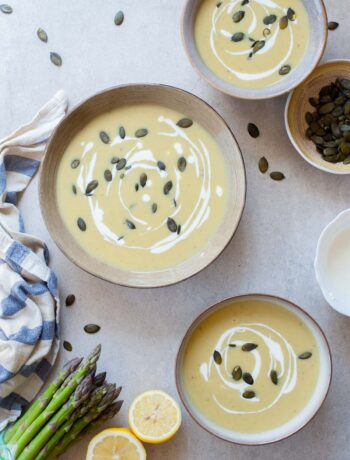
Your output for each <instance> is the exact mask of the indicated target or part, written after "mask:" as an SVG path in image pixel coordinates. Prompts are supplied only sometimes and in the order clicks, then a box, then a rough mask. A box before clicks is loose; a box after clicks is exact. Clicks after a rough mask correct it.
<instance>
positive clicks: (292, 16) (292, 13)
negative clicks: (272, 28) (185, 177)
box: [287, 8, 297, 21]
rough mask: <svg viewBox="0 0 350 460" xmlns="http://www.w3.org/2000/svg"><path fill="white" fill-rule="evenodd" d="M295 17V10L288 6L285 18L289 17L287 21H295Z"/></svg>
mask: <svg viewBox="0 0 350 460" xmlns="http://www.w3.org/2000/svg"><path fill="white" fill-rule="evenodd" d="M296 17H297V16H296V14H295V11H294V10H293V9H292V8H288V10H287V18H288V19H289V21H295V19H296Z"/></svg>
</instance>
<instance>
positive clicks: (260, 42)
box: [252, 40, 266, 54]
mask: <svg viewBox="0 0 350 460" xmlns="http://www.w3.org/2000/svg"><path fill="white" fill-rule="evenodd" d="M265 43H266V42H265V40H258V41H257V42H255V43H254V44H253V51H252V52H253V54H255V53H257V52H258V51H260V50H261V49H262V48H264V46H265Z"/></svg>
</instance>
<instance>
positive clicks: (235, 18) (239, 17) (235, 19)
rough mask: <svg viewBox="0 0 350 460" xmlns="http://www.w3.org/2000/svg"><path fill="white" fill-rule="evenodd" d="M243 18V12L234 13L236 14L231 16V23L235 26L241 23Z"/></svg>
mask: <svg viewBox="0 0 350 460" xmlns="http://www.w3.org/2000/svg"><path fill="white" fill-rule="evenodd" d="M244 16H245V11H242V10H240V11H236V13H235V14H234V15H233V16H232V19H233V22H235V23H236V24H237V23H238V22H241V21H242V19H243V18H244Z"/></svg>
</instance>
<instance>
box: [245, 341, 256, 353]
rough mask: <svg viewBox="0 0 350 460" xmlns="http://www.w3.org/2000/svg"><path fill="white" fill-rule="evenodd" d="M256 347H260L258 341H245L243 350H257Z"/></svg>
mask: <svg viewBox="0 0 350 460" xmlns="http://www.w3.org/2000/svg"><path fill="white" fill-rule="evenodd" d="M255 348H258V345H257V344H256V343H250V342H248V343H245V344H244V345H242V351H252V350H255Z"/></svg>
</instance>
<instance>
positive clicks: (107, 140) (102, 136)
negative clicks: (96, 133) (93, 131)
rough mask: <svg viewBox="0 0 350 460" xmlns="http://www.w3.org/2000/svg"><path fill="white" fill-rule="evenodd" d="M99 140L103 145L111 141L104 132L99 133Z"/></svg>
mask: <svg viewBox="0 0 350 460" xmlns="http://www.w3.org/2000/svg"><path fill="white" fill-rule="evenodd" d="M100 139H101V141H102V142H103V143H104V144H109V143H110V142H111V139H110V138H109V136H108V134H107V133H106V131H100Z"/></svg>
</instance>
